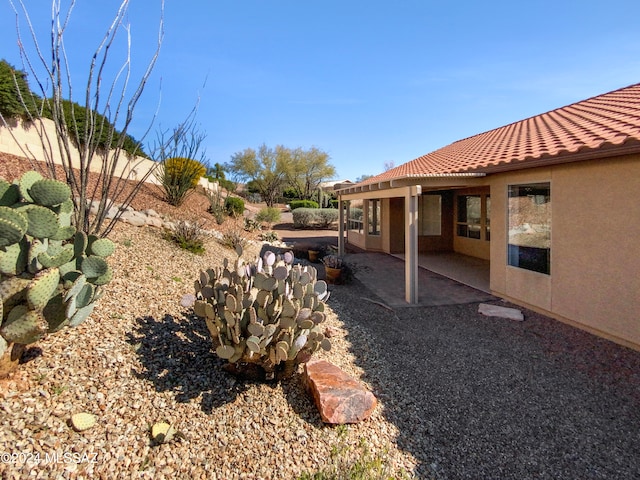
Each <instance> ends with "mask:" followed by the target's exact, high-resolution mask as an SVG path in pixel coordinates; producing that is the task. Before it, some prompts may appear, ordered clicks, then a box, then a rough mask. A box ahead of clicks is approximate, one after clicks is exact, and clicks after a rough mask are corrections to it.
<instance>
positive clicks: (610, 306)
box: [338, 84, 640, 349]
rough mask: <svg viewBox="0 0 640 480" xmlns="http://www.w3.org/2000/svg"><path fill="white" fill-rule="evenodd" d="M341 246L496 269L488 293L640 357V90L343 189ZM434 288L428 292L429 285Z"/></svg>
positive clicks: (411, 295)
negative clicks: (452, 257)
mask: <svg viewBox="0 0 640 480" xmlns="http://www.w3.org/2000/svg"><path fill="white" fill-rule="evenodd" d="M338 194H339V200H340V202H341V203H340V205H341V206H342V207H343V208H341V209H340V211H341V214H342V218H341V222H340V225H341V232H340V236H339V248H340V249H341V251H344V248H345V245H349V246H354V247H357V248H360V249H364V250H368V251H378V252H386V253H390V254H394V253H402V254H404V257H405V280H406V281H405V292H406V300H407V302H410V303H412V302H415V301H416V299H417V292H418V288H420V286H419V285H418V284H417V269H418V255H419V254H420V253H424V252H435V251H443V252H457V253H460V254H464V255H468V256H472V257H478V258H482V259H485V260H488V261H489V262H490V290H491V292H492V293H493V294H495V295H497V296H499V297H502V298H505V299H507V300H510V301H512V302H514V303H516V304H519V305H522V306H524V307H528V308H530V309H533V310H536V311H539V312H542V313H544V314H547V315H549V316H551V317H554V318H557V319H559V320H562V321H565V322H568V323H570V324H573V325H575V326H578V327H580V328H583V329H586V330H589V331H591V332H593V333H596V334H598V335H601V336H604V337H607V338H610V339H612V340H614V341H617V342H619V343H622V344H624V345H627V346H631V347H633V348H636V349H640V84H636V85H632V86H629V87H626V88H622V89H620V90H616V91H613V92H610V93H606V94H604V95H600V96H597V97H594V98H590V99H588V100H584V101H581V102H578V103H575V104H572V105H569V106H566V107H562V108H559V109H556V110H553V111H550V112H547V113H543V114H541V115H537V116H535V117H531V118H528V119H525V120H522V121H519V122H516V123H512V124H510V125H506V126H504V127H500V128H497V129H495V130H491V131H489V132H485V133H481V134H479V135H476V136H473V137H470V138H465V139H463V140H459V141H457V142H455V143H452V144H451V145H448V146H446V147H444V148H441V149H439V150H436V151H434V152H431V153H429V154H427V155H424V156H422V157H419V158H417V159H415V160H412V161H410V162H408V163H405V164H403V165H400V166H399V167H396V168H394V169H392V170H389V171H387V172H384V173H382V174H380V175H378V176H376V177H373V178H370V179H368V180H366V181H364V182H362V183H359V184H356V185H352V186H347V187H346V188H342V189H340V190H339V191H338ZM425 288H426V286H425Z"/></svg>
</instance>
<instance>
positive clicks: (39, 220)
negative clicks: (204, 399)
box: [22, 205, 59, 238]
mask: <svg viewBox="0 0 640 480" xmlns="http://www.w3.org/2000/svg"><path fill="white" fill-rule="evenodd" d="M22 211H23V212H24V214H25V215H26V216H27V218H28V219H29V226H28V227H27V233H28V234H29V235H31V236H32V237H35V238H49V237H52V236H54V235H55V234H56V232H57V231H58V228H59V224H58V216H57V215H56V214H55V212H53V211H52V210H50V209H48V208H47V207H41V206H40V205H28V206H26V207H24V208H23V210H22Z"/></svg>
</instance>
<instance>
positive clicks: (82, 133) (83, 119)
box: [0, 60, 147, 157]
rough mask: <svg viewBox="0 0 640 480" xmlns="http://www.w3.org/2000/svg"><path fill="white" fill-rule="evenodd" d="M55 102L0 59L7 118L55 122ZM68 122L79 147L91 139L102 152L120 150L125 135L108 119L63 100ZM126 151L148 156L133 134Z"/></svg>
mask: <svg viewBox="0 0 640 480" xmlns="http://www.w3.org/2000/svg"><path fill="white" fill-rule="evenodd" d="M52 104H53V99H50V98H48V99H45V100H44V101H42V99H41V98H40V97H38V96H37V95H36V94H35V93H33V92H32V91H31V89H30V88H29V84H28V83H27V74H26V73H25V72H23V71H21V70H16V69H15V68H14V67H13V66H11V65H10V64H9V63H7V62H6V61H5V60H0V114H2V116H3V117H4V118H5V119H9V118H21V119H23V120H27V119H33V118H37V117H39V116H40V115H42V117H44V118H48V119H53V111H52ZM61 105H62V111H63V113H64V121H65V123H66V126H67V130H68V132H69V136H70V139H71V141H72V142H73V144H74V146H75V147H76V148H81V147H83V146H85V145H86V144H87V141H88V139H90V141H91V142H93V144H92V146H96V147H97V148H99V149H101V150H108V149H111V148H116V146H117V145H118V141H119V140H120V138H121V137H122V133H120V132H118V131H117V130H116V129H115V127H114V126H113V125H112V124H111V123H110V122H109V120H108V119H107V118H106V117H105V116H104V115H101V114H99V113H97V112H95V111H91V110H87V108H85V107H83V106H81V105H79V104H78V103H76V102H71V101H69V100H62V101H61ZM122 141H123V145H122V149H123V150H124V151H125V152H127V153H128V154H129V155H139V156H143V157H146V156H147V155H146V154H145V153H144V152H143V150H142V145H141V143H140V142H138V141H137V140H136V139H135V138H133V137H132V136H131V135H128V134H125V135H124V137H122Z"/></svg>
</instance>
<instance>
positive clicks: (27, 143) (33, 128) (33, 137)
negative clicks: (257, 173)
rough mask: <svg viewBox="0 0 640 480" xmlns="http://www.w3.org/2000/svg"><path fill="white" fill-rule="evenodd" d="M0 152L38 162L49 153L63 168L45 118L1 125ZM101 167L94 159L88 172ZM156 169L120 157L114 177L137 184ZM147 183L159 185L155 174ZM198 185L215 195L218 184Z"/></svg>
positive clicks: (76, 162) (77, 161)
mask: <svg viewBox="0 0 640 480" xmlns="http://www.w3.org/2000/svg"><path fill="white" fill-rule="evenodd" d="M41 133H42V134H43V135H44V136H45V137H46V138H48V139H49V141H50V143H51V145H52V147H53V148H52V152H46V151H45V150H44V149H43V148H42V141H41V135H40V134H41ZM0 152H4V153H9V154H11V155H16V156H18V157H27V158H34V159H36V160H39V161H45V159H46V158H47V157H48V156H50V154H51V153H52V154H53V161H54V163H56V164H58V165H60V164H62V160H61V157H60V152H59V150H58V147H57V143H56V133H55V126H54V124H53V122H52V121H51V120H49V119H46V118H45V119H42V122H36V123H34V124H30V125H27V126H25V125H24V124H23V123H22V122H17V123H16V125H15V126H12V127H11V128H7V127H4V126H1V125H0ZM72 154H73V156H74V158H73V162H74V165H79V164H80V156H79V155H78V153H77V151H76V150H74V151H73V152H72ZM101 165H102V162H101V159H99V158H94V160H93V161H92V162H91V171H94V172H99V171H100V170H101ZM156 165H157V163H156V162H154V161H152V160H149V159H147V158H144V157H135V158H127V157H126V156H124V155H123V156H121V157H120V158H119V159H118V164H117V166H116V172H115V175H116V176H118V177H123V178H129V179H131V180H138V179H141V178H143V177H144V176H145V175H146V174H147V173H148V172H149V170H150V169H153V168H155V166H156ZM147 181H148V182H150V183H155V184H158V183H160V182H159V181H158V179H157V178H156V177H155V175H154V174H151V175H150V176H149V177H148V179H147ZM199 183H200V185H201V186H203V187H204V188H207V189H209V190H214V191H216V190H217V188H218V184H217V183H215V182H210V181H209V180H207V179H206V178H201V179H200V182H199Z"/></svg>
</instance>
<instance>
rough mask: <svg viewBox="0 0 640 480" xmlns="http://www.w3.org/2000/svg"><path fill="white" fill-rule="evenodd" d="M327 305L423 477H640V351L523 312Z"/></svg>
mask: <svg viewBox="0 0 640 480" xmlns="http://www.w3.org/2000/svg"><path fill="white" fill-rule="evenodd" d="M363 298H368V299H373V300H379V299H378V298H377V297H376V296H375V294H373V293H372V292H370V291H369V290H367V289H366V287H364V286H363V285H362V284H360V283H359V282H358V281H355V282H354V283H352V284H351V285H348V286H339V287H334V288H333V293H332V296H331V299H330V301H329V303H330V306H331V308H332V309H333V310H334V311H335V312H336V313H337V314H338V316H339V318H340V319H341V320H342V321H343V322H344V324H345V327H346V329H347V331H348V332H349V333H348V336H347V339H348V340H349V341H350V342H351V344H352V351H353V353H354V355H355V357H356V363H357V364H358V365H359V366H361V367H362V368H363V370H364V372H365V374H364V375H365V376H364V380H366V381H367V382H369V383H370V385H372V388H373V391H374V393H375V395H376V396H377V397H378V399H379V400H380V402H381V405H382V407H383V414H384V415H385V417H386V418H387V420H388V421H390V422H392V423H394V424H395V425H396V426H397V428H398V430H399V436H398V438H397V440H396V441H397V445H398V446H399V448H401V449H403V450H405V451H407V452H409V453H410V454H412V455H413V456H414V457H415V458H416V460H417V461H418V462H419V465H418V467H417V471H416V472H415V474H416V476H417V478H420V479H458V478H500V479H507V478H508V479H527V478H536V479H557V478H581V479H611V478H616V479H631V478H640V455H639V453H640V450H639V447H638V446H639V445H640V353H639V352H635V351H633V350H629V349H626V348H624V347H621V346H619V345H616V344H614V343H612V342H609V341H607V340H604V339H601V338H598V337H595V336H593V335H590V334H588V333H586V332H583V331H581V330H578V329H575V328H572V327H570V326H568V325H565V324H562V323H560V322H558V321H555V320H551V319H549V318H547V317H544V316H541V315H538V314H535V313H533V312H530V311H527V310H524V313H525V321H524V322H514V321H510V320H505V319H500V318H493V317H484V316H482V315H480V314H478V313H477V310H478V304H477V303H474V304H466V305H451V306H436V307H418V308H416V307H412V308H394V311H393V312H392V311H389V310H387V309H385V308H382V307H381V306H380V305H377V304H375V303H373V302H371V301H364V300H363Z"/></svg>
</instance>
